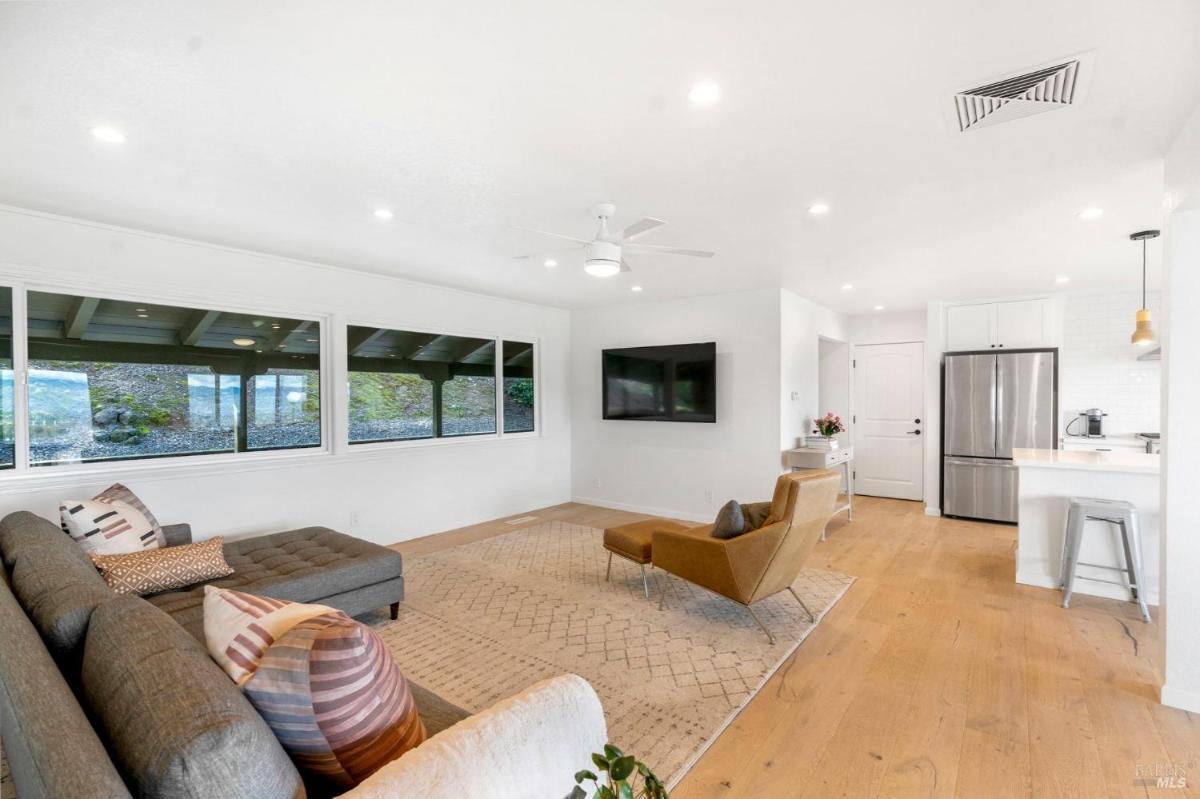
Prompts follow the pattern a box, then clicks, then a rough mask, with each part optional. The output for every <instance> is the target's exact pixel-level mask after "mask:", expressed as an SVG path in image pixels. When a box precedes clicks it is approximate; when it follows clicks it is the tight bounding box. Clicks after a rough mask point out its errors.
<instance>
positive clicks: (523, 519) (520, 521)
mask: <svg viewBox="0 0 1200 799" xmlns="http://www.w3.org/2000/svg"><path fill="white" fill-rule="evenodd" d="M536 521H537V517H536V516H518V517H517V518H515V519H505V521H504V523H505V524H525V523H527V522H536Z"/></svg>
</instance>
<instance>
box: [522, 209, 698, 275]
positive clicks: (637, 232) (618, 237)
mask: <svg viewBox="0 0 1200 799" xmlns="http://www.w3.org/2000/svg"><path fill="white" fill-rule="evenodd" d="M616 212H617V206H615V205H613V204H612V203H599V204H597V205H595V206H593V207H592V214H593V215H594V216H596V217H599V219H600V229H599V230H597V231H596V235H595V236H594V237H593V238H591V239H580V238H576V237H575V236H567V235H564V234H562V233H551V232H550V231H548V230H535V229H534V228H525V227H518V228H517V230H524V231H528V232H530V233H540V234H541V235H543V236H553V237H555V238H557V239H566V240H567V241H573V242H575V243H576V245H577V246H575V247H567V248H565V249H563V250H548V251H543V252H537V253H531V254H529V255H518V256H516V257H517V260H524V259H527V258H534V257H537V256H541V255H549V254H550V253H554V252H565V251H570V250H584V251H585V255H586V257H587V260H586V261H585V262H584V264H583V271H585V272H587V273H588V274H589V275H592V276H593V277H612V276H613V275H616V274H618V273H620V272H628V271H630V269H631V267H630V266H629V263H628V262H627V261H626V260H625V258H624V257H623V253H625V252H631V253H662V254H664V255H691V256H693V257H696V258H712V256H713V254H712V253H711V252H708V251H707V250H687V249H683V248H682V247H665V246H663V245H661V244H639V243H638V242H636V241H635V239H638V238H640V237H642V236H644V235H646V234H647V233H649V232H650V231H651V230H654V229H656V228H660V227H662V226H663V225H665V224H667V223H666V222H664V221H662V220H661V219H654V218H652V217H646V218H645V219H642V220H640V221H637V222H634V223H633V224H632V225H630V226H629V227H627V228H625V229H624V230H622V231H621V232H620V233H619V234H613V233H611V232H609V230H608V220H609V219H611V218H612V217H613V215H614V214H615V213H616Z"/></svg>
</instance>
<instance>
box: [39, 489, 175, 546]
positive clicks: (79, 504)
mask: <svg viewBox="0 0 1200 799" xmlns="http://www.w3.org/2000/svg"><path fill="white" fill-rule="evenodd" d="M58 514H59V518H60V524H61V525H62V529H63V532H64V533H66V534H67V535H69V536H71V538H73V539H74V540H75V541H76V542H78V543H79V545H80V546H82V547H83V549H84V551H85V552H87V553H88V554H89V555H91V554H95V555H123V554H126V553H129V552H142V551H144V550H147V549H157V548H159V547H165V546H166V545H167V540H166V537H165V536H164V535H163V531H162V525H160V524H159V523H158V519H156V518H154V514H153V513H151V512H150V509H149V508H147V507H146V505H145V504H144V503H143V502H142V501H141V500H140V499H138V498H137V495H136V494H134V493H133V492H132V491H130V490H129V489H128V488H126V487H125V486H123V485H121V484H120V483H114V484H113V485H111V486H109V487H108V488H106V489H104V490H103V491H101V492H100V493H99V494H97V495H96V496H94V497H92V498H91V499H85V500H79V499H68V500H65V501H63V502H62V503H60V504H59V506H58Z"/></svg>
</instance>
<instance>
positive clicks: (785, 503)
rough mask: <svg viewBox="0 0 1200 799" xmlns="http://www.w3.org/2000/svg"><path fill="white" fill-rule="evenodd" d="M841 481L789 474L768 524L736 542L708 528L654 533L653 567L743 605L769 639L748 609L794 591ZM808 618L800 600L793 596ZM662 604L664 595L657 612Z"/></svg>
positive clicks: (778, 485)
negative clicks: (773, 597)
mask: <svg viewBox="0 0 1200 799" xmlns="http://www.w3.org/2000/svg"><path fill="white" fill-rule="evenodd" d="M840 485H841V475H840V474H839V473H837V472H833V471H829V470H827V469H812V470H805V471H799V472H788V473H786V474H782V475H780V476H779V479H778V480H776V481H775V495H774V497H773V498H772V500H771V510H770V513H769V514H768V515H767V519H766V522H765V523H764V524H763V526H762V527H759V528H758V529H757V530H751V531H750V532H747V533H742V534H741V535H739V536H737V537H736V538H731V539H720V538H713V537H712V525H711V524H709V525H704V526H703V527H693V528H691V529H689V530H682V531H671V530H655V531H654V536H653V544H652V547H651V559H652V562H653V563H654V565H655V566H657V567H658V568H660V569H662V570H663V571H666V572H670V573H671V574H673V575H675V576H676V577H682V578H683V579H684V580H687V581H688V582H690V583H695V584H696V585H698V586H700V587H701V588H707V589H708V590H710V591H712V592H714V593H717V594H720V595H721V596H724V597H728V598H729V599H732V600H733V601H734V602H737V603H739V604H742V605H745V606H746V609H747V610H749V611H750V615H752V616H753V617H754V620H755V621H756V622H758V625H759V626H760V627H762V628H763V631H764V632H765V633H766V634H767V638H769V639H770V640H771V643H774V642H775V636H773V635H771V631H770V630H768V629H767V627H766V625H765V624H763V623H762V620H761V619H760V618H759V617H758V614H756V613H755V612H754V608H753V607H751V606H752V605H753V604H754V603H755V602H758V601H760V600H762V599H766V598H767V597H769V596H772V595H773V594H777V593H779V592H780V591H783V590H785V589H786V590H789V591H791V589H792V582H793V581H795V579H796V577H797V576H799V574H800V569H801V568H803V567H804V562H805V560H807V559H808V556H809V554H810V553H811V552H812V550H813V547H815V546H816V545H817V541H818V540H820V538H821V532H822V531H823V530H824V529H825V525H826V523H828V521H829V519H830V517H831V516H833V509H834V505H835V503H836V501H837V494H838V489H839V487H840ZM792 596H794V597H795V598H796V600H797V601H798V602H799V603H800V605H801V607H803V608H804V611H805V612H806V613H808V615H809V618H810V619H812V620H813V621H815V620H816V619H815V617H814V616H813V614H812V611H810V610H809V609H808V606H806V605H805V604H804V600H802V599H801V598H800V596H799V595H798V594H797V593H796V592H795V591H792ZM665 600H666V594H665V593H664V594H663V597H662V599H661V600H660V601H659V607H662V603H663V602H664V601H665Z"/></svg>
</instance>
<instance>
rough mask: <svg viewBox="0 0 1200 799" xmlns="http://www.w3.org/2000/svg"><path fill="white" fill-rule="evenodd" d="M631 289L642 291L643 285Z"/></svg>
mask: <svg viewBox="0 0 1200 799" xmlns="http://www.w3.org/2000/svg"><path fill="white" fill-rule="evenodd" d="M629 290H630V291H641V290H642V287H641V286H634V287H633V288H631V289H629Z"/></svg>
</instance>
